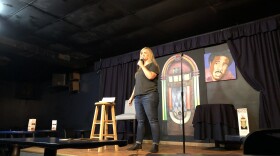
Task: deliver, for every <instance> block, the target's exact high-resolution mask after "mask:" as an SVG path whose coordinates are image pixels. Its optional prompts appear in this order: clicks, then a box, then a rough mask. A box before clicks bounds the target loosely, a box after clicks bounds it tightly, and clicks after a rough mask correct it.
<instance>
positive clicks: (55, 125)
mask: <svg viewBox="0 0 280 156" xmlns="http://www.w3.org/2000/svg"><path fill="white" fill-rule="evenodd" d="M56 127H57V120H52V131H56Z"/></svg>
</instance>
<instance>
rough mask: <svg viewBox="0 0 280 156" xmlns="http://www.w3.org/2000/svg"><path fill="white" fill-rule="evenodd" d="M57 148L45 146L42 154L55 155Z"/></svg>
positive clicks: (45, 155) (46, 155)
mask: <svg viewBox="0 0 280 156" xmlns="http://www.w3.org/2000/svg"><path fill="white" fill-rule="evenodd" d="M56 153H57V149H53V148H45V152H44V156H56Z"/></svg>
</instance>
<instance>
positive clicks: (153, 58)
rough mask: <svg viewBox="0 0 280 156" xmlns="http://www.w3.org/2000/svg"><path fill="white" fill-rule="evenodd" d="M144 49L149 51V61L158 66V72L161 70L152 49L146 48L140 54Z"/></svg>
mask: <svg viewBox="0 0 280 156" xmlns="http://www.w3.org/2000/svg"><path fill="white" fill-rule="evenodd" d="M144 49H145V50H147V52H148V56H149V58H148V60H149V61H151V62H153V63H154V64H155V65H156V66H157V68H158V70H160V68H159V65H158V63H157V61H156V59H155V56H154V53H153V51H152V49H151V48H149V47H144V48H142V49H141V50H140V52H141V51H142V50H144Z"/></svg>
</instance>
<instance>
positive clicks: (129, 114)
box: [116, 100, 136, 142]
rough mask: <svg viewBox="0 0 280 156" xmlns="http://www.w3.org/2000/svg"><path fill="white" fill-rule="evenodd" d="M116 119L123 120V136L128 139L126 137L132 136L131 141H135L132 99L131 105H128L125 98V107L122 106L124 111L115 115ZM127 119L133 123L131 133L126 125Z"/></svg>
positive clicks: (134, 113) (134, 114)
mask: <svg viewBox="0 0 280 156" xmlns="http://www.w3.org/2000/svg"><path fill="white" fill-rule="evenodd" d="M116 120H117V121H124V122H125V123H124V124H125V131H124V136H125V138H127V139H128V137H130V136H131V137H133V142H135V136H136V112H135V107H134V101H133V102H132V105H131V106H130V105H129V103H128V100H125V107H124V113H123V114H119V115H116ZM127 121H129V122H132V124H133V126H132V127H133V129H132V133H128V131H129V130H128V129H129V127H128V125H130V124H127Z"/></svg>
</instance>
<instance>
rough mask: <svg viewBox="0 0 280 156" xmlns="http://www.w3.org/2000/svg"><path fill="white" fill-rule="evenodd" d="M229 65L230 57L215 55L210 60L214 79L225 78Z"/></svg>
mask: <svg viewBox="0 0 280 156" xmlns="http://www.w3.org/2000/svg"><path fill="white" fill-rule="evenodd" d="M228 66H229V59H228V58H227V57H226V56H215V57H214V59H213V61H212V62H210V73H211V76H212V78H213V80H215V81H217V80H220V79H222V78H223V76H224V75H225V73H226V72H227V69H228Z"/></svg>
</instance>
